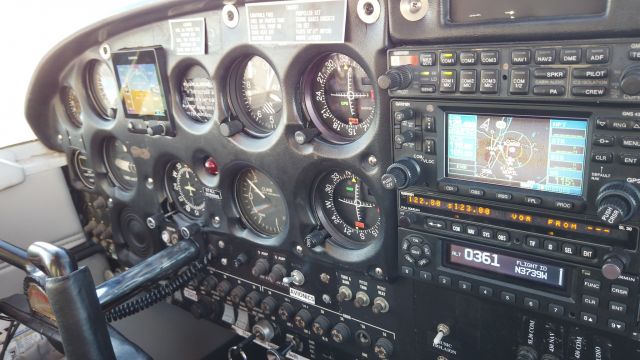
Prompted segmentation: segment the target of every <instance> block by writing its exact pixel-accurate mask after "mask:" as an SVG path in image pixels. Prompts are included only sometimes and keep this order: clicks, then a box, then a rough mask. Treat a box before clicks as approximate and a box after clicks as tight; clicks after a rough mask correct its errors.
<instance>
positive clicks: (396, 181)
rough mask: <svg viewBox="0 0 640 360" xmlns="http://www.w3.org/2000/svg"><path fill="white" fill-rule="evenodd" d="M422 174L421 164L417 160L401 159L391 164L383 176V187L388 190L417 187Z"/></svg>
mask: <svg viewBox="0 0 640 360" xmlns="http://www.w3.org/2000/svg"><path fill="white" fill-rule="evenodd" d="M421 172H422V170H421V168H420V164H419V163H418V162H417V161H416V160H415V159H411V158H404V159H400V160H398V161H397V162H395V163H393V164H391V166H389V167H388V168H387V172H386V173H385V174H384V175H382V178H381V180H382V186H384V188H385V189H387V190H393V189H404V188H406V187H409V186H412V185H415V184H416V183H417V182H418V179H419V178H420V173H421Z"/></svg>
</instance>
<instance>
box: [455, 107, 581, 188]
mask: <svg viewBox="0 0 640 360" xmlns="http://www.w3.org/2000/svg"><path fill="white" fill-rule="evenodd" d="M450 115H474V116H477V117H482V116H491V117H517V118H529V119H539V120H541V121H547V123H550V122H551V120H554V119H557V120H571V121H582V122H584V123H585V124H586V134H585V138H584V140H585V144H584V151H585V153H584V161H583V162H582V183H581V189H580V194H569V193H562V192H555V191H548V190H537V189H530V188H525V187H520V186H515V185H507V184H504V183H501V182H500V181H501V180H497V181H495V182H491V181H487V180H484V179H482V178H480V177H471V176H468V177H466V178H463V177H455V176H450V174H449V135H450V134H449V116H450ZM590 133H591V131H590V126H589V118H588V117H568V116H554V115H547V116H544V115H542V116H541V115H526V114H513V113H512V114H505V113H493V112H469V111H460V112H456V111H450V110H445V111H444V131H443V135H444V154H443V156H444V168H443V171H444V179H451V180H455V181H467V182H471V183H477V184H482V185H494V186H500V187H504V188H507V189H512V190H519V191H532V192H536V193H540V194H547V195H549V196H554V195H559V196H568V197H575V198H583V197H584V196H585V194H586V192H587V183H588V180H589V179H588V175H589V172H588V170H587V168H588V166H589V161H590V158H589V151H590V149H589V137H590V135H591V134H590ZM476 150H477V149H476ZM548 155H549V151H547V156H548Z"/></svg>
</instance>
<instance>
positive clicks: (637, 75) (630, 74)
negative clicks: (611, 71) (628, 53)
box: [620, 65, 640, 96]
mask: <svg viewBox="0 0 640 360" xmlns="http://www.w3.org/2000/svg"><path fill="white" fill-rule="evenodd" d="M620 89H621V90H622V92H623V93H625V94H626V95H629V96H635V95H638V94H640V66H638V65H635V66H631V67H628V68H627V69H625V70H624V71H623V72H622V75H621V76H620Z"/></svg>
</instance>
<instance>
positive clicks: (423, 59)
mask: <svg viewBox="0 0 640 360" xmlns="http://www.w3.org/2000/svg"><path fill="white" fill-rule="evenodd" d="M435 64H436V53H432V52H427V53H422V54H420V65H422V66H433V65H435Z"/></svg>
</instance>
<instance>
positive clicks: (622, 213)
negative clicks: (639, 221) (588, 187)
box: [596, 181, 640, 225]
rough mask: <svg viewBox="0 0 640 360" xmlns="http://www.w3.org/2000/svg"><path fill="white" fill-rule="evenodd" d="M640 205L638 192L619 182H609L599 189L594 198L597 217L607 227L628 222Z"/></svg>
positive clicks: (630, 186) (639, 193) (627, 184)
mask: <svg viewBox="0 0 640 360" xmlns="http://www.w3.org/2000/svg"><path fill="white" fill-rule="evenodd" d="M639 204H640V191H638V189H636V188H635V187H634V186H633V185H631V184H629V183H625V182H621V181H616V182H611V183H608V184H606V185H605V186H603V187H602V188H601V189H600V193H599V194H598V197H597V198H596V206H597V207H598V217H599V218H600V220H602V221H603V222H604V223H606V224H609V225H618V224H620V223H621V222H622V221H626V220H629V219H630V218H631V217H633V215H634V214H635V212H636V209H637V208H638V205H639Z"/></svg>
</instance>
